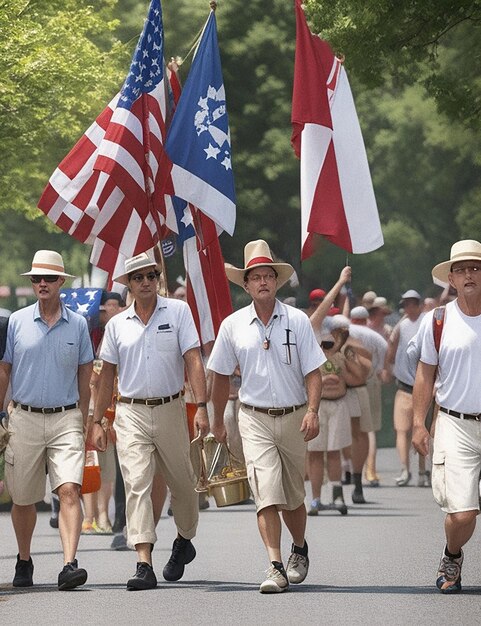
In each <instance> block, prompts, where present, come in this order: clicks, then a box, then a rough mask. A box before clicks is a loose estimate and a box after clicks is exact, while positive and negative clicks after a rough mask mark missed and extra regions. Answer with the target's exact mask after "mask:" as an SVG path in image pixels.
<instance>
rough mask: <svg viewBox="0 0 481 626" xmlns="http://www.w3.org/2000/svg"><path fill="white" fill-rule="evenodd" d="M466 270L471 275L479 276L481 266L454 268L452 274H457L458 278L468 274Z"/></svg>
mask: <svg viewBox="0 0 481 626" xmlns="http://www.w3.org/2000/svg"><path fill="white" fill-rule="evenodd" d="M466 270H467V271H468V272H469V273H470V274H477V273H478V272H481V265H465V266H464V267H453V268H452V269H451V271H452V273H453V274H456V275H457V276H461V275H462V274H466Z"/></svg>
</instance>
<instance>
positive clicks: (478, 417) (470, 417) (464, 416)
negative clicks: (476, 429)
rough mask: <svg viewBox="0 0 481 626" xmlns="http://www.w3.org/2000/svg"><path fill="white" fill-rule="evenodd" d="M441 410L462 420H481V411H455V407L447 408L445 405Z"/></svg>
mask: <svg viewBox="0 0 481 626" xmlns="http://www.w3.org/2000/svg"><path fill="white" fill-rule="evenodd" d="M439 410H440V411H442V412H443V413H447V414H448V415H452V416H453V417H457V418H459V419H461V420H475V421H476V422H481V413H476V414H473V413H460V412H459V411H453V409H445V408H444V407H443V406H440V407H439Z"/></svg>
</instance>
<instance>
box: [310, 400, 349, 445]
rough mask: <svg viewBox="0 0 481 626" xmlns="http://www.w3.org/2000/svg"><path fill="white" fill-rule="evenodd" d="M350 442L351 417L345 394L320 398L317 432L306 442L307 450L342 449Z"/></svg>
mask: <svg viewBox="0 0 481 626" xmlns="http://www.w3.org/2000/svg"><path fill="white" fill-rule="evenodd" d="M351 443H352V432H351V417H350V415H349V410H348V408H347V402H346V400H345V396H344V397H343V398H339V399H338V400H321V404H320V406H319V434H318V435H317V437H316V438H315V439H311V441H309V442H308V443H307V449H308V450H309V452H326V451H328V452H331V451H333V450H342V449H343V448H347V446H350V445H351Z"/></svg>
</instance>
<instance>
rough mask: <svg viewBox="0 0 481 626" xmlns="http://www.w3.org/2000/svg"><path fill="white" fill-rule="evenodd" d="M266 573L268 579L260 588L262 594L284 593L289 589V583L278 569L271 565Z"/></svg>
mask: <svg viewBox="0 0 481 626" xmlns="http://www.w3.org/2000/svg"><path fill="white" fill-rule="evenodd" d="M266 573H267V578H266V579H265V581H264V582H263V583H262V584H261V586H260V587H259V591H260V592H261V593H282V592H283V591H287V590H288V589H289V581H288V580H287V578H286V576H285V575H284V574H283V573H282V572H280V571H279V570H278V569H277V568H276V567H274V566H273V565H271V566H270V567H269V569H268V570H267V571H266Z"/></svg>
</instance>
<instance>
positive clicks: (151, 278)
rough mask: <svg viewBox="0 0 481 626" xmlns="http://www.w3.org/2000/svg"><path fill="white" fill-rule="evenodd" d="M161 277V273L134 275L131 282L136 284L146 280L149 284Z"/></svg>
mask: <svg viewBox="0 0 481 626" xmlns="http://www.w3.org/2000/svg"><path fill="white" fill-rule="evenodd" d="M159 276H160V272H149V273H148V274H134V275H133V276H131V277H130V280H133V281H135V282H136V283H141V282H143V281H144V278H146V279H147V280H148V281H149V282H153V281H154V280H157V279H158V278H159Z"/></svg>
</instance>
